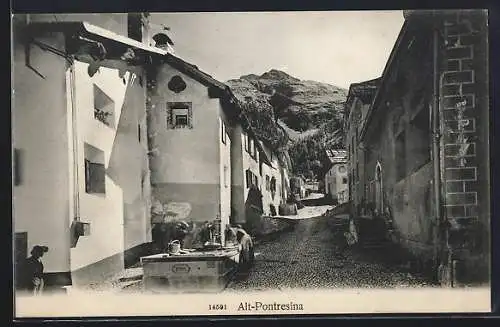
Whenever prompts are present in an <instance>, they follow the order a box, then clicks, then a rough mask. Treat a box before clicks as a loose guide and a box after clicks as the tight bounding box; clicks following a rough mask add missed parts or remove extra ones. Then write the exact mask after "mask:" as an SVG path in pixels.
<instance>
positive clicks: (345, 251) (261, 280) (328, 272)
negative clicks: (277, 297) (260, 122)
mask: <svg viewBox="0 0 500 327" xmlns="http://www.w3.org/2000/svg"><path fill="white" fill-rule="evenodd" d="M307 208H311V209H312V208H313V207H307ZM343 232H344V229H343V228H342V227H340V226H339V225H336V224H333V219H332V218H329V217H325V216H319V217H314V218H307V219H301V220H297V224H296V225H295V226H294V228H293V230H289V231H285V232H282V233H280V234H278V235H275V236H273V237H272V238H271V239H267V240H264V241H262V242H261V243H257V244H256V247H255V265H254V266H253V267H252V269H251V271H250V272H249V274H248V275H247V276H245V277H239V278H237V279H235V280H233V281H232V282H231V283H230V284H229V285H228V288H227V289H226V291H229V292H231V291H241V290H249V291H250V290H251V291H257V290H270V289H273V290H276V289H280V290H284V289H287V288H322V289H324V288H352V287H356V288H360V287H361V288H380V287H384V288H386V287H429V286H431V284H430V282H429V281H427V280H426V279H425V278H423V277H420V276H418V275H415V274H413V273H410V272H409V270H408V268H407V267H406V266H405V265H404V262H398V261H397V259H396V258H397V256H393V255H390V252H389V251H390V250H388V249H380V248H373V249H369V248H364V249H357V248H355V247H352V248H351V247H348V246H347V244H346V242H345V237H344V235H343Z"/></svg>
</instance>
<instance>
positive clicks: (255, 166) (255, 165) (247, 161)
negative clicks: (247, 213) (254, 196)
mask: <svg viewBox="0 0 500 327" xmlns="http://www.w3.org/2000/svg"><path fill="white" fill-rule="evenodd" d="M245 135H246V133H242V134H241V136H240V137H241V144H242V159H243V160H242V162H243V184H242V185H244V187H243V189H244V199H245V201H246V199H247V196H248V191H249V188H248V187H247V185H246V175H245V171H246V170H247V169H250V171H251V172H252V173H253V174H254V175H255V176H257V185H261V183H262V178H261V177H260V169H259V152H258V151H257V155H256V159H254V158H253V157H252V156H251V155H250V153H248V152H247V151H246V150H245ZM254 141H255V140H254Z"/></svg>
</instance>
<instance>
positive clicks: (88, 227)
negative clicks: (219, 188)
mask: <svg viewBox="0 0 500 327" xmlns="http://www.w3.org/2000/svg"><path fill="white" fill-rule="evenodd" d="M56 16H58V17H54V15H29V16H28V15H24V16H15V17H14V18H15V19H14V26H13V33H14V37H13V67H12V75H13V94H12V98H13V106H12V147H13V154H14V155H13V157H14V160H13V169H14V172H15V173H14V174H13V175H14V177H15V178H14V183H13V184H14V186H13V224H14V231H15V236H14V238H15V244H14V246H15V249H16V260H19V259H21V258H23V257H26V256H27V255H28V253H29V251H30V250H31V248H32V247H33V246H34V245H37V244H41V245H46V246H48V247H49V252H48V253H47V254H46V255H45V256H44V265H45V273H46V283H47V285H48V286H64V285H70V284H73V285H78V284H86V283H90V282H94V281H96V280H99V279H102V278H106V277H108V276H110V275H111V274H113V273H115V272H118V271H120V270H121V269H123V267H124V266H125V265H126V264H127V261H130V260H128V259H130V257H133V256H137V255H139V254H140V253H141V252H143V251H144V249H143V247H144V246H147V244H148V243H149V242H150V240H151V231H150V221H149V219H150V218H149V217H150V214H149V207H150V204H149V202H150V187H149V185H150V183H149V178H150V177H149V169H148V156H147V134H146V101H145V100H146V83H145V80H146V76H145V71H144V69H143V67H144V63H145V62H148V58H150V57H151V56H153V55H163V54H165V53H166V52H165V51H163V50H160V49H157V48H152V47H149V46H148V45H146V44H145V43H143V42H140V41H139V40H134V39H131V38H128V37H127V33H128V32H129V30H128V26H127V25H128V24H127V22H128V16H127V14H116V15H115V14H109V15H108V14H102V15H91V14H89V15H76V16H71V15H56ZM83 20H91V21H92V22H93V23H95V24H99V25H101V26H97V25H93V24H89V23H87V22H84V21H83ZM103 27H107V28H110V29H112V30H107V29H105V28H103ZM140 34H141V33H140V31H139V32H138V33H136V36H137V35H140ZM141 41H142V40H141ZM132 54H133V55H132Z"/></svg>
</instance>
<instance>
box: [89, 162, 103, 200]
mask: <svg viewBox="0 0 500 327" xmlns="http://www.w3.org/2000/svg"><path fill="white" fill-rule="evenodd" d="M92 166H93V169H92V174H93V176H92V177H93V183H94V192H95V193H106V169H105V167H104V164H99V163H93V164H92Z"/></svg>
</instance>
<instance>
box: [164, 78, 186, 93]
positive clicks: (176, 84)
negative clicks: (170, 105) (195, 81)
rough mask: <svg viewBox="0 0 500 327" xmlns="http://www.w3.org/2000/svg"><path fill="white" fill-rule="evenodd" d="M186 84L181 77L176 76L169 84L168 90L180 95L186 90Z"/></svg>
mask: <svg viewBox="0 0 500 327" xmlns="http://www.w3.org/2000/svg"><path fill="white" fill-rule="evenodd" d="M186 86H187V85H186V82H184V80H183V79H182V77H180V76H179V75H175V76H174V77H172V78H171V79H170V81H169V82H168V89H169V90H170V91H173V92H175V93H180V92H182V91H184V90H185V89H186Z"/></svg>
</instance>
